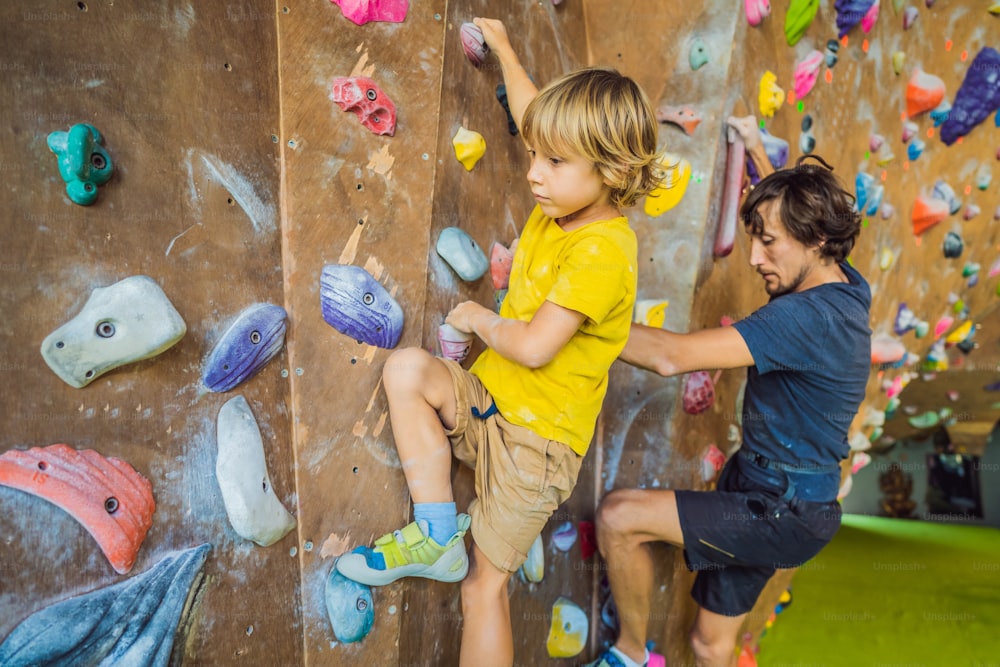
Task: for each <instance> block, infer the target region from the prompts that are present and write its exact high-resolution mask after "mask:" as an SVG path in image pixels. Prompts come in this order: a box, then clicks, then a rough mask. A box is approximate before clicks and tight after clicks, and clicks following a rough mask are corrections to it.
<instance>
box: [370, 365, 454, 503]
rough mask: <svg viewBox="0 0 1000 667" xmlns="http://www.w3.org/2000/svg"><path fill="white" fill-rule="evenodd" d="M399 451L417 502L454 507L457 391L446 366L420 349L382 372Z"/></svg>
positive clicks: (411, 492) (411, 494)
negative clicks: (451, 437)
mask: <svg viewBox="0 0 1000 667" xmlns="http://www.w3.org/2000/svg"><path fill="white" fill-rule="evenodd" d="M382 380H383V383H384V387H385V395H386V398H387V399H388V401H389V418H390V420H391V422H392V434H393V438H394V439H395V441H396V451H397V452H398V453H399V460H400V462H401V463H402V465H403V474H404V475H406V483H407V486H409V488H410V497H411V498H412V499H413V502H415V503H438V502H451V501H452V500H453V496H452V489H451V445H450V443H449V442H448V438H447V437H446V436H445V429H446V428H447V429H451V428H453V427H454V425H455V406H456V400H455V387H454V384H453V382H452V376H451V373H449V371H448V368H447V367H446V366H445V365H444V362H443V361H441V360H440V359H437V358H435V357H433V356H431V355H430V354H429V353H428V352H426V351H424V350H421V349H420V348H406V349H402V350H397V351H395V352H393V353H392V354H391V355H390V356H389V358H388V359H387V360H386V362H385V366H384V367H383V369H382Z"/></svg>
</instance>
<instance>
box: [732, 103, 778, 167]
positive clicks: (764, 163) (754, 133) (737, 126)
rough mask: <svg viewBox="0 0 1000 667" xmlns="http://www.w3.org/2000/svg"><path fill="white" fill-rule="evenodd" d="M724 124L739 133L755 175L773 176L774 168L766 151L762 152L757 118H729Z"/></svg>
mask: <svg viewBox="0 0 1000 667" xmlns="http://www.w3.org/2000/svg"><path fill="white" fill-rule="evenodd" d="M726 122H727V123H728V124H729V126H730V127H732V128H733V129H734V130H736V131H737V132H738V133H739V135H740V139H742V140H743V145H744V146H746V149H747V155H749V156H750V159H751V160H753V166H754V167H755V168H756V169H757V174H758V175H759V176H760V177H761V178H764V177H765V176H769V175H770V174H773V173H774V166H773V165H772V164H771V160H770V158H768V157H767V151H766V150H764V143H763V142H762V141H761V138H760V129H759V128H758V127H757V118H756V117H754V116H743V117H741V118H737V117H735V116H730V117H729V118H728V119H727V120H726Z"/></svg>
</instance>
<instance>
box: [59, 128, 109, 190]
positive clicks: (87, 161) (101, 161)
mask: <svg viewBox="0 0 1000 667" xmlns="http://www.w3.org/2000/svg"><path fill="white" fill-rule="evenodd" d="M101 143H102V140H101V133H100V132H98V131H97V128H96V127H94V126H93V125H90V124H88V123H79V124H77V125H74V126H73V127H71V128H70V129H69V132H62V131H56V132H52V133H51V134H49V137H48V144H49V149H50V150H51V151H52V152H53V153H55V154H56V156H57V157H58V158H59V174H60V175H61V176H62V179H63V181H65V182H66V194H68V195H69V198H70V199H71V200H73V202H74V203H76V204H80V205H81V206H89V205H91V204H93V203H94V202H95V201H96V200H97V186H98V185H104V184H105V183H107V182H108V179H110V178H111V172H112V170H113V167H112V165H111V157H110V156H109V155H108V152H107V151H106V150H104V147H103V146H101Z"/></svg>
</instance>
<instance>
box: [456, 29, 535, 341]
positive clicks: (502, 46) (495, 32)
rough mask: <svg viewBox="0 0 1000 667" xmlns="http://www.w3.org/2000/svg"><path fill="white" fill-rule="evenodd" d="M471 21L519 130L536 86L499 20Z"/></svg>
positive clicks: (533, 96)
mask: <svg viewBox="0 0 1000 667" xmlns="http://www.w3.org/2000/svg"><path fill="white" fill-rule="evenodd" d="M472 22H473V23H475V24H476V26H477V27H478V28H479V29H480V30H482V31H483V39H484V40H485V41H486V45H487V46H489V47H490V50H491V51H493V53H495V54H496V57H497V60H499V61H500V71H501V72H502V73H503V82H504V85H505V86H506V87H507V106H508V107H509V108H510V115H511V116H512V117H513V118H514V123H515V124H516V125H517V129H518V130H520V129H521V121H522V120H523V119H524V110H525V109H527V108H528V103H529V102H531V100H533V99H534V98H535V95H537V94H538V87H537V86H535V84H534V83H532V82H531V79H530V78H528V73H527V72H525V71H524V68H523V67H521V61H520V60H518V57H517V54H516V53H514V48H513V47H512V46H511V45H510V39H509V38H508V37H507V29H506V28H505V27H504V25H503V23H502V22H501V21H498V20H497V19H484V18H474V19H472ZM491 347H492V346H491Z"/></svg>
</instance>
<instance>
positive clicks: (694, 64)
mask: <svg viewBox="0 0 1000 667" xmlns="http://www.w3.org/2000/svg"><path fill="white" fill-rule="evenodd" d="M688 62H689V63H690V64H691V69H692V70H696V69H698V68H699V67H701V66H702V65H705V64H707V63H708V49H707V48H706V47H705V42H703V41H701V38H700V37H695V38H694V41H693V42H691V52H690V53H689V54H688Z"/></svg>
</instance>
